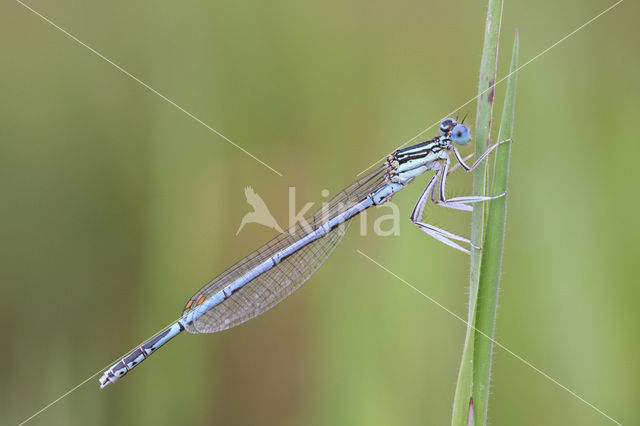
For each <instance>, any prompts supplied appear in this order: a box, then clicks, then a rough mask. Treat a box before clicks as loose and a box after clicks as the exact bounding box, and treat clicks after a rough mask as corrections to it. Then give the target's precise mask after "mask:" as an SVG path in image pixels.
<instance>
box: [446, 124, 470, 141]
mask: <svg viewBox="0 0 640 426" xmlns="http://www.w3.org/2000/svg"><path fill="white" fill-rule="evenodd" d="M451 140H452V141H453V142H454V143H456V144H458V145H464V144H466V143H467V142H469V141H470V140H471V132H470V131H469V128H468V127H467V126H465V125H464V124H456V126H455V127H454V128H453V130H451Z"/></svg>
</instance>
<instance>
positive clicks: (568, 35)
mask: <svg viewBox="0 0 640 426" xmlns="http://www.w3.org/2000/svg"><path fill="white" fill-rule="evenodd" d="M623 1H624V0H618V1H617V2H616V3H614V4H613V5H611V6H609V7H608V8H606V9H605V10H603V11H602V12H600V13H598V14H597V15H596V16H594V17H593V18H591V19H589V20H588V21H587V22H585V23H584V24H582V25H580V26H579V27H578V28H576V29H575V30H573V31H571V32H570V33H569V34H567V35H566V36H564V37H562V38H561V39H560V40H558V41H556V42H555V43H553V44H552V45H551V46H549V47H547V48H546V49H544V50H543V51H542V52H540V53H538V54H537V55H536V56H534V57H533V58H531V59H529V60H528V61H527V62H525V63H524V64H522V65H520V66H519V67H518V68H516V69H515V70H513V71H512V72H510V73H509V74H507V75H505V76H504V77H502V78H501V79H500V80H498V81H497V82H495V83H494V84H493V85H492V86H490V87H488V88H487V89H485V90H483V91H482V92H480V93H478V95H477V96H474V97H473V98H471V99H469V100H468V101H467V102H465V103H463V104H462V105H460V106H459V107H457V108H455V109H454V110H453V111H451V112H450V113H449V114H447V115H445V117H450V116H451V115H453V114H454V113H455V112H456V111H459V110H460V109H462V108H464V107H466V106H467V105H469V104H470V103H471V102H473V101H475V100H476V99H478V98H479V97H480V96H482V95H484V94H485V93H487V92H488V91H489V90H492V89H494V88H495V87H496V86H497V85H498V84H500V83H502V82H503V81H505V80H506V79H508V78H509V77H510V76H511V75H512V74H514V73H517V72H518V71H520V70H521V69H522V68H524V67H526V66H527V65H529V64H530V63H531V62H533V61H535V60H536V59H538V58H540V56H542V55H544V54H545V53H547V52H548V51H550V50H551V49H553V48H554V47H556V46H557V45H559V44H560V43H562V42H563V41H565V40H566V39H568V38H569V37H571V36H572V35H574V34H575V33H577V32H578V31H580V30H581V29H583V28H584V27H586V26H587V25H589V24H590V23H592V22H593V21H595V20H596V19H598V18H599V17H601V16H602V15H604V14H605V13H607V12H609V11H610V10H611V9H613V8H614V7H616V6H617V5H619V4H620V3H622V2H623ZM442 119H444V117H442ZM442 119H440V120H438V121H436V122H435V123H433V124H432V125H430V126H429V127H427V128H425V129H424V130H422V131H421V132H420V133H418V134H417V135H415V136H414V137H412V138H411V139H408V140H407V141H405V142H404V143H403V144H402V145H400V146H398V147H397V148H396V149H400V148H403V147H404V146H406V145H408V144H409V143H411V142H412V141H413V140H415V139H417V138H419V137H420V136H422V135H423V134H424V133H425V132H426V131H428V130H430V129H432V128H433V127H435V126H436V125H437V124H439V123H440V121H442ZM384 158H386V157H380V158H379V159H378V160H376V161H375V162H373V163H372V164H371V165H370V166H369V167H367V168H366V169H364V170H363V171H361V172H360V173H358V174H357V175H356V176H360V175H362V174H363V173H365V172H366V171H367V170H369V169H370V168H371V167H373V166H375V165H376V164H378V163H379V162H380V161H381V160H383V159H384Z"/></svg>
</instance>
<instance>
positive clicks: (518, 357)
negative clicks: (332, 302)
mask: <svg viewBox="0 0 640 426" xmlns="http://www.w3.org/2000/svg"><path fill="white" fill-rule="evenodd" d="M356 251H357V252H358V253H360V254H361V255H362V256H364V257H366V258H367V259H369V260H370V261H371V262H373V263H375V264H376V265H378V266H379V267H380V268H381V269H383V270H384V271H386V272H388V273H389V274H391V275H393V276H394V277H395V278H397V279H398V280H400V281H402V283H404V284H405V285H406V286H407V287H410V288H411V289H413V290H414V291H416V292H418V293H419V294H421V295H422V296H423V297H425V298H426V299H428V300H429V301H430V302H432V303H434V304H435V305H437V306H438V307H440V308H442V309H443V310H445V311H446V312H447V313H449V314H450V315H451V316H453V317H454V318H456V319H458V320H460V321H461V322H463V323H464V324H466V325H467V326H468V327H471V328H472V329H474V330H475V331H476V332H477V333H479V334H481V335H482V336H484V337H486V338H487V339H489V340H490V341H492V342H493V343H494V344H495V345H496V346H499V347H500V348H501V349H502V350H504V351H505V352H507V353H509V354H510V355H511V356H513V357H514V358H516V359H517V360H519V361H521V362H522V363H524V364H525V365H526V366H528V367H530V368H531V369H533V370H534V371H536V372H537V373H539V374H541V375H542V376H543V377H545V378H546V379H547V380H549V381H551V382H552V383H555V384H556V385H558V386H559V387H561V388H562V389H564V390H565V391H567V392H569V393H570V394H571V395H572V396H574V397H575V398H577V399H579V400H580V401H582V402H584V403H585V404H586V405H588V406H589V407H591V408H593V409H594V410H596V411H597V412H598V413H600V414H602V415H603V416H605V417H606V418H607V419H609V420H611V421H612V422H613V423H615V424H617V425H620V426H622V424H621V423H620V422H618V421H616V420H615V419H613V418H612V417H611V416H609V415H607V414H606V413H605V412H604V411H602V410H600V409H599V408H598V407H596V406H595V405H593V404H592V403H590V402H589V401H587V400H586V399H584V398H582V397H581V396H580V395H578V394H577V393H575V392H574V391H572V390H571V389H569V388H568V387H566V386H565V385H563V384H562V383H560V382H558V381H557V380H555V379H554V378H553V377H551V376H549V375H548V374H547V373H545V372H544V371H542V370H540V369H539V368H538V367H536V366H535V365H533V364H531V363H530V362H529V361H527V360H526V359H524V358H522V357H521V356H519V355H517V354H516V353H514V352H513V351H511V350H510V349H508V348H507V347H506V346H504V345H503V344H502V343H500V342H498V341H497V340H495V339H493V338H491V337H489V336H488V335H487V334H485V333H483V332H482V331H480V330H478V329H477V328H475V327H474V326H473V325H471V324H469V323H468V322H467V321H466V320H465V319H464V318H462V317H461V316H459V315H458V314H456V313H455V312H453V311H452V310H451V309H449V308H447V307H446V306H444V305H442V304H441V303H439V302H438V301H437V300H435V299H434V298H433V297H431V296H429V295H427V294H425V293H423V292H422V291H421V290H419V289H417V288H416V287H415V286H413V285H411V284H409V283H408V282H407V281H406V280H404V279H403V278H401V277H399V276H398V275H396V274H394V273H393V272H391V271H390V270H389V269H388V268H386V267H384V266H383V265H381V264H380V263H378V262H376V261H375V260H373V259H372V258H370V257H369V256H367V255H366V254H364V253H363V252H362V251H360V250H356Z"/></svg>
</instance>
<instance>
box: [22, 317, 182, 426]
mask: <svg viewBox="0 0 640 426" xmlns="http://www.w3.org/2000/svg"><path fill="white" fill-rule="evenodd" d="M179 319H180V318H179V317H178V318H176V319H175V320H173V321H171V322H170V323H168V324H167V325H165V326H164V327H162V328H161V329H159V330H158V331H156V332H155V333H153V334H152V335H150V336H149V337H148V338H146V339H144V341H147V340H149V339H151V337H153V336H155V335H157V334H158V333H160V332H162V331H164V330H166V329H167V327H169V326H170V325H171V324H173V323H175V322H176V321H178V320H179ZM138 346H139V345H138ZM138 346H134V347H132V348H131V349H129V350H128V351H127V352H124V353H123V354H122V355H121V356H119V357H118V358H116V359H114V360H113V361H111V362H110V363H108V364H107V365H105V366H104V367H102V368H101V369H100V370H98V371H96V372H95V373H93V374H92V375H91V376H89V377H87V378H86V379H84V380H83V381H82V382H80V384H77V385H76V386H74V387H72V388H71V389H69V390H68V391H66V392H65V393H63V394H62V395H60V396H59V397H58V398H56V399H55V400H53V401H51V402H50V403H48V404H47V405H45V406H44V407H42V408H41V409H40V410H38V411H36V412H35V413H34V414H32V415H31V416H30V417H28V418H27V419H25V420H23V421H21V422H20V423H18V426H22V425H24V424H25V423H28V422H30V421H31V420H32V419H33V418H34V417H36V416H37V415H39V414H41V413H43V412H44V411H46V410H48V409H49V408H51V407H53V406H54V405H55V404H57V403H58V402H60V401H61V400H63V399H64V398H66V397H67V396H69V395H70V394H71V393H73V392H74V391H76V390H77V389H78V388H80V387H82V385H84V384H85V383H87V382H88V381H89V380H91V379H93V378H94V377H96V376H97V375H98V374H100V373H102V372H104V371H105V370H107V369H108V368H109V367H110V366H112V365H113V364H115V363H116V362H117V361H118V360H121V359H122V358H123V357H124V356H125V355H127V354H128V353H131V351H132V350H134V349H136V348H137V347H138Z"/></svg>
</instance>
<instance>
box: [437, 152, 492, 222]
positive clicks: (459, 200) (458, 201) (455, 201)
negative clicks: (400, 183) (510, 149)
mask: <svg viewBox="0 0 640 426" xmlns="http://www.w3.org/2000/svg"><path fill="white" fill-rule="evenodd" d="M496 146H497V144H496ZM481 160H482V159H480V161H481ZM449 164H450V160H449V158H447V159H446V160H445V164H444V173H442V175H441V177H440V187H439V188H440V197H439V199H437V198H436V197H434V199H433V202H434V203H435V204H437V205H440V206H442V207H448V208H450V209H455V210H464V211H471V210H472V209H473V208H472V207H471V206H469V204H472V203H479V202H481V201H488V200H493V199H495V198H499V197H502V196H503V195H505V194H504V193H503V194H500V195H496V196H492V197H491V196H466V197H455V198H451V199H449V200H447V196H446V194H445V188H446V185H447V174H448V173H447V171H448V170H449ZM460 164H464V162H463V163H460ZM477 165H478V161H476V163H475V164H474V165H473V167H475V166H477ZM462 167H463V168H464V167H465V166H462ZM434 189H435V188H434ZM434 195H435V194H434Z"/></svg>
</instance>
